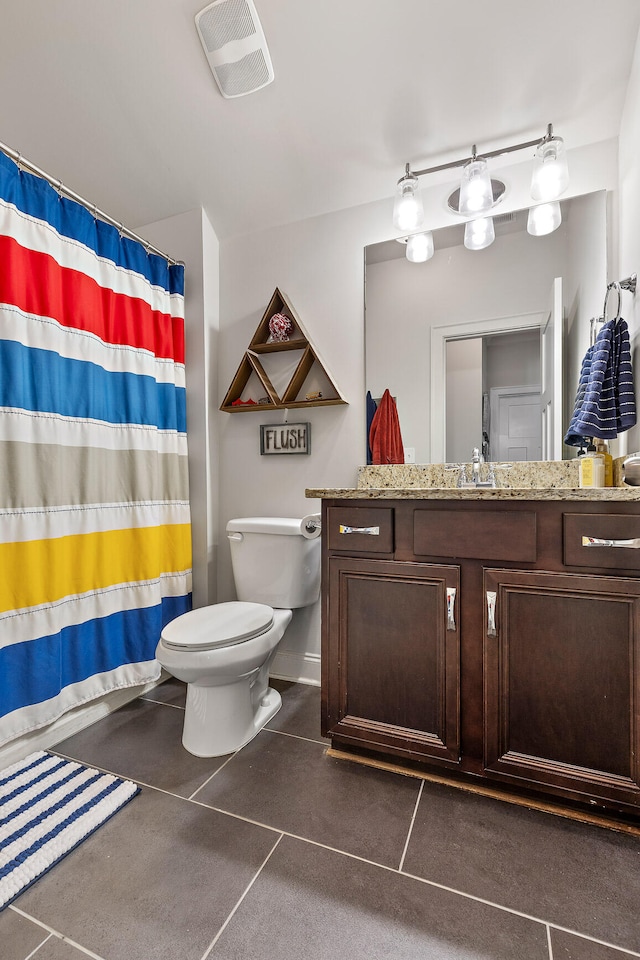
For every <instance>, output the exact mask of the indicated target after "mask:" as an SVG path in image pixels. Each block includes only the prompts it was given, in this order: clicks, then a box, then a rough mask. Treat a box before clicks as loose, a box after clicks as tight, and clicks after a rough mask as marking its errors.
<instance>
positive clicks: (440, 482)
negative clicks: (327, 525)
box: [305, 457, 640, 502]
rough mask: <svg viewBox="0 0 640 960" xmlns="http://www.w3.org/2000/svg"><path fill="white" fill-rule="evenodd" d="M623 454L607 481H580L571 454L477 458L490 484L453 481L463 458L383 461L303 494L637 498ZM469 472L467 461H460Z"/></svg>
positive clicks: (394, 497) (346, 497)
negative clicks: (519, 459) (350, 479)
mask: <svg viewBox="0 0 640 960" xmlns="http://www.w3.org/2000/svg"><path fill="white" fill-rule="evenodd" d="M622 460H623V458H622V457H621V458H619V459H618V460H614V464H613V467H614V470H613V482H614V486H613V487H600V488H593V487H580V485H579V463H578V461H577V460H575V459H574V460H558V461H536V462H529V463H495V464H487V463H483V464H481V473H480V479H481V480H485V479H487V477H488V473H489V469H490V468H491V469H492V471H493V473H494V476H495V481H496V486H495V487H458V486H456V484H457V480H458V477H459V474H460V470H461V467H462V466H463V464H460V463H428V464H389V465H384V466H365V467H359V468H358V482H357V486H355V487H318V488H309V489H307V490H306V491H305V495H306V496H307V497H309V498H317V499H331V500H380V499H385V500H592V501H600V502H603V501H605V502H606V501H634V500H640V487H630V486H625V485H624V483H623V481H622V475H621V470H620V467H621V464H622ZM464 466H465V469H466V474H467V476H468V477H471V464H470V463H467V464H464Z"/></svg>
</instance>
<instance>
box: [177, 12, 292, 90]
mask: <svg viewBox="0 0 640 960" xmlns="http://www.w3.org/2000/svg"><path fill="white" fill-rule="evenodd" d="M196 30H197V31H198V36H199V37H200V41H201V43H202V46H203V48H204V52H205V54H206V56H207V60H208V61H209V66H210V67H211V72H212V73H213V76H214V77H215V80H216V83H217V84H218V86H219V87H220V93H221V94H222V96H223V97H226V98H227V99H230V98H231V97H242V96H244V95H245V94H246V93H253V92H254V91H255V90H260V89H261V87H266V85H267V84H268V83H271V81H272V80H273V66H272V64H271V57H270V56H269V50H268V48H267V41H266V40H265V36H264V32H263V30H262V25H261V23H260V20H259V19H258V14H257V13H256V8H255V6H254V5H253V0H215V2H214V3H210V4H209V6H208V7H205V8H204V10H201V11H200V13H197V14H196Z"/></svg>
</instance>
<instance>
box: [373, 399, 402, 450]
mask: <svg viewBox="0 0 640 960" xmlns="http://www.w3.org/2000/svg"><path fill="white" fill-rule="evenodd" d="M369 446H370V447H371V462H372V463H404V445H403V443H402V434H401V433H400V421H399V420H398V410H397V408H396V402H395V400H394V399H393V397H392V396H391V394H390V393H389V391H388V390H385V392H384V393H383V394H382V400H381V401H380V403H379V404H378V409H377V410H376V412H375V415H374V417H373V420H372V421H371V428H370V430H369Z"/></svg>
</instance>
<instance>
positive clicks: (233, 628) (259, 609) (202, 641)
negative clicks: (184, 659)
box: [161, 600, 273, 650]
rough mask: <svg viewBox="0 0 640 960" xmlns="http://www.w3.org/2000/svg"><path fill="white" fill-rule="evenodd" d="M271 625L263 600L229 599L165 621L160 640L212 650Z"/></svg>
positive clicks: (176, 646) (181, 647)
mask: <svg viewBox="0 0 640 960" xmlns="http://www.w3.org/2000/svg"><path fill="white" fill-rule="evenodd" d="M272 626H273V610H272V608H271V607H269V606H267V605H266V604H264V603H248V602H247V601H244V600H233V601H231V602H229V603H215V604H213V605H211V606H208V607H199V608H198V609H197V610H190V611H189V613H184V614H182V616H180V617H177V618H176V619H175V620H172V621H171V623H168V624H167V626H166V627H165V628H164V630H163V631H162V634H161V640H162V643H163V644H164V645H165V646H167V647H171V648H172V649H174V650H214V649H215V648H216V647H231V646H234V645H235V644H237V643H243V642H244V641H245V640H251V639H252V638H253V637H258V636H260V634H262V633H266V631H267V630H270V629H271V627H272Z"/></svg>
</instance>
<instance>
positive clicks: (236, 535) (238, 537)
mask: <svg viewBox="0 0 640 960" xmlns="http://www.w3.org/2000/svg"><path fill="white" fill-rule="evenodd" d="M227 537H228V539H229V540H237V541H238V542H242V541H243V540H244V534H242V533H228V534H227Z"/></svg>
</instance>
